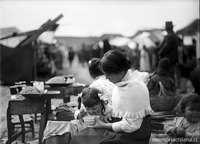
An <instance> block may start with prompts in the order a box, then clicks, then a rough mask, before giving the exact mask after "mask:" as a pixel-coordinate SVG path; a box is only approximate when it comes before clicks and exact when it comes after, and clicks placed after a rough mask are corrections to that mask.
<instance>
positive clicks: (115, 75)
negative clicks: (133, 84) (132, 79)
mask: <svg viewBox="0 0 200 144" xmlns="http://www.w3.org/2000/svg"><path fill="white" fill-rule="evenodd" d="M125 74H126V72H119V73H105V75H106V78H107V79H109V80H110V81H111V82H112V83H118V82H120V81H121V80H122V78H123V77H124V75H125Z"/></svg>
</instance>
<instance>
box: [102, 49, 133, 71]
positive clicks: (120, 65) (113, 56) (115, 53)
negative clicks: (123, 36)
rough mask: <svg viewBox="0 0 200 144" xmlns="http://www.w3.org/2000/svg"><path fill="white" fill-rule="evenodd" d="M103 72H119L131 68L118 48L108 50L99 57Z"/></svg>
mask: <svg viewBox="0 0 200 144" xmlns="http://www.w3.org/2000/svg"><path fill="white" fill-rule="evenodd" d="M101 68H102V70H103V72H104V73H119V72H121V71H126V70H128V69H130V68H131V63H130V61H129V60H128V59H127V57H126V55H125V54H123V53H122V52H121V51H120V50H110V51H108V52H107V53H105V54H104V56H103V58H102V59H101Z"/></svg>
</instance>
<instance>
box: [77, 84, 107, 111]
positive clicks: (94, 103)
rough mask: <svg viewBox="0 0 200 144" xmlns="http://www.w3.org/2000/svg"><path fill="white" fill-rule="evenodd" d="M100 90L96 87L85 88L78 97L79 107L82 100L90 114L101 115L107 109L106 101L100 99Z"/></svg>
mask: <svg viewBox="0 0 200 144" xmlns="http://www.w3.org/2000/svg"><path fill="white" fill-rule="evenodd" d="M99 95H101V93H100V91H99V90H98V89H96V88H90V87H89V88H85V89H83V91H82V95H81V97H80V98H79V99H78V101H79V108H80V104H81V101H82V103H83V105H84V106H85V108H86V111H87V113H89V114H90V115H100V114H103V112H104V111H105V107H104V101H103V100H101V99H100V97H99Z"/></svg>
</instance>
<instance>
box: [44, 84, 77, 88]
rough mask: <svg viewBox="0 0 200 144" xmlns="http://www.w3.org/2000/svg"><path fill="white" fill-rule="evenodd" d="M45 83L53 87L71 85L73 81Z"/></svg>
mask: <svg viewBox="0 0 200 144" xmlns="http://www.w3.org/2000/svg"><path fill="white" fill-rule="evenodd" d="M45 84H46V85H49V86H51V87H64V86H68V85H71V84H73V83H45Z"/></svg>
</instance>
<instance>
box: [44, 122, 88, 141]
mask: <svg viewBox="0 0 200 144" xmlns="http://www.w3.org/2000/svg"><path fill="white" fill-rule="evenodd" d="M84 128H85V125H84V124H83V123H81V122H80V121H78V120H72V121H48V122H47V125H46V128H45V130H44V136H43V141H44V140H46V139H48V138H50V137H52V136H56V135H63V134H65V133H68V132H70V133H71V135H75V134H76V132H78V131H81V130H83V129H84Z"/></svg>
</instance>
